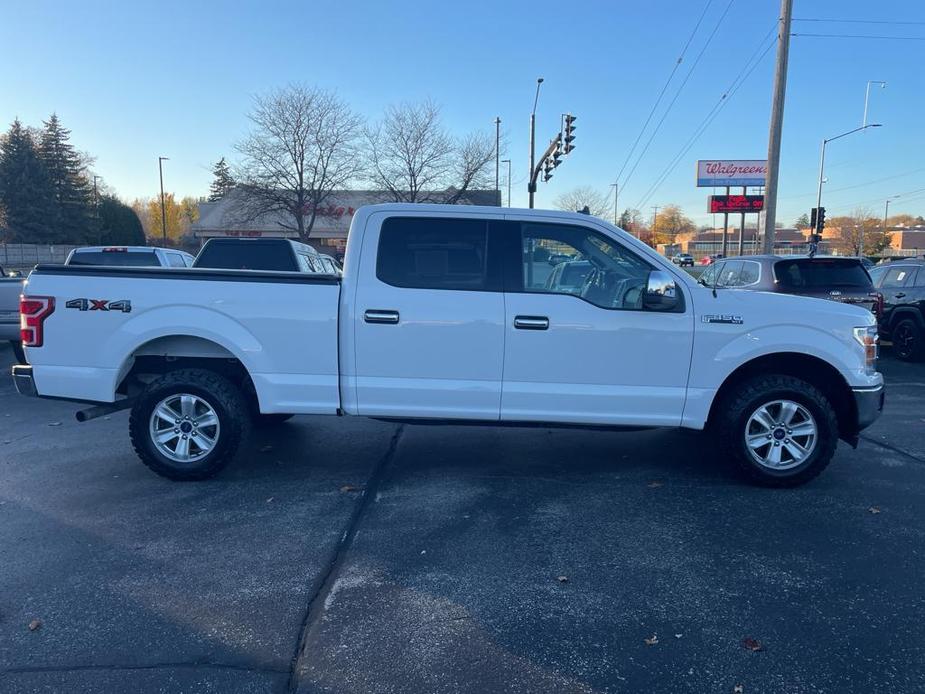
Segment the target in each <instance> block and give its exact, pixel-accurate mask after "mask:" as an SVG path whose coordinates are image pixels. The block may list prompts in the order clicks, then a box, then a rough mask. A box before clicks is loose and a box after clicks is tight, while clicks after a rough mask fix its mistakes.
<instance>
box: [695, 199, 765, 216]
mask: <svg viewBox="0 0 925 694" xmlns="http://www.w3.org/2000/svg"><path fill="white" fill-rule="evenodd" d="M763 209H764V196H763V195H711V196H710V197H709V204H708V205H707V212H710V213H715V212H761V210H763Z"/></svg>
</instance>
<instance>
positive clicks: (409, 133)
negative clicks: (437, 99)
mask: <svg viewBox="0 0 925 694" xmlns="http://www.w3.org/2000/svg"><path fill="white" fill-rule="evenodd" d="M366 143H367V159H368V175H369V178H370V181H371V183H372V184H373V185H374V186H376V187H377V188H381V189H382V190H385V191H388V192H389V193H390V194H391V196H392V198H393V199H394V200H396V201H398V202H442V203H456V202H459V200H460V199H461V198H462V197H463V196H464V195H465V194H466V193H467V192H468V191H469V190H472V189H475V188H480V187H489V184H488V173H489V171H488V170H489V168H490V166H489V164H490V163H491V161H492V159H493V158H494V154H495V148H494V142H493V141H492V140H491V138H490V137H488V135H486V134H484V133H472V134H470V135H468V136H466V137H464V138H462V139H460V140H457V139H455V138H453V137H452V136H451V135H450V134H449V133H447V131H446V130H445V129H444V127H443V125H442V123H441V121H440V108H439V107H438V106H437V105H436V104H434V103H433V102H431V101H425V102H422V103H417V104H412V103H403V104H399V105H397V106H389V107H388V108H387V109H386V111H385V116H384V117H383V119H382V121H381V122H380V123H379V124H378V125H376V126H375V127H371V128H367V130H366Z"/></svg>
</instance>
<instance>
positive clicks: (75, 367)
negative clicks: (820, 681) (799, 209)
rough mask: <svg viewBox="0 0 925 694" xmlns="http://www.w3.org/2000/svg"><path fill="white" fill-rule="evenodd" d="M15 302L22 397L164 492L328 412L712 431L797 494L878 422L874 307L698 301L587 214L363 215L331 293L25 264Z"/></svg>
mask: <svg viewBox="0 0 925 694" xmlns="http://www.w3.org/2000/svg"><path fill="white" fill-rule="evenodd" d="M556 253H558V254H563V255H566V256H568V257H570V258H571V259H572V260H571V261H569V262H587V263H588V264H589V265H588V267H585V268H583V270H587V272H586V274H584V276H583V278H582V280H581V286H580V287H575V286H571V283H565V285H566V286H563V284H562V283H560V284H557V283H556V282H549V278H550V275H551V273H552V272H553V271H554V269H555V268H554V267H553V266H551V265H550V264H549V262H548V259H549V257H550V256H551V255H552V254H556ZM25 294H26V296H25V297H24V299H23V305H22V314H23V318H22V322H23V328H24V334H25V338H26V339H25V344H26V354H27V356H28V359H29V362H30V365H29V366H16V367H13V376H14V381H15V383H16V387H17V389H18V391H19V392H20V393H22V394H26V395H39V396H44V397H54V398H66V399H72V400H76V401H80V402H86V403H93V404H94V405H93V406H92V407H90V408H88V409H85V410H82V411H80V412H78V413H77V414H78V419H81V420H85V419H90V418H92V417H95V416H98V415H100V414H105V413H107V412H112V411H114V410H118V409H123V408H131V416H130V418H129V433H130V436H131V440H132V443H133V445H134V448H135V451H136V452H137V454H138V455H139V457H140V458H141V460H142V461H143V462H144V463H145V464H146V465H148V466H149V467H150V468H151V469H152V470H154V471H155V472H157V473H158V474H161V475H164V476H166V477H169V478H171V479H177V480H189V479H202V478H206V477H209V476H211V475H214V474H215V473H217V472H218V471H219V470H221V469H222V468H223V467H225V465H226V464H227V463H228V462H229V461H230V460H231V459H232V457H233V456H234V454H235V452H236V451H237V450H238V448H239V446H240V445H241V441H242V439H243V438H244V436H245V435H246V432H247V430H248V427H249V425H250V424H251V423H252V421H253V420H254V419H255V418H256V419H260V418H264V417H266V416H272V417H276V418H284V417H286V416H289V415H292V414H315V415H320V414H326V415H332V416H337V415H359V416H364V417H372V418H377V419H386V420H392V421H403V422H412V423H413V422H425V421H429V422H434V421H438V422H443V423H479V424H495V425H508V426H518V425H537V424H541V425H544V426H585V427H595V428H613V429H621V428H630V429H638V428H640V427H684V428H687V429H694V430H702V429H705V428H709V429H710V430H712V432H713V433H714V434H715V441H716V443H715V450H716V455H717V457H718V458H723V459H728V460H730V461H732V462H733V463H735V465H737V466H738V468H739V469H740V470H741V471H743V472H744V473H745V474H746V475H747V476H748V477H749V478H750V479H752V480H754V481H756V482H758V483H761V484H766V485H771V486H793V485H797V484H800V483H803V482H805V481H807V480H809V479H811V478H813V477H814V476H815V475H817V474H818V473H819V472H820V471H821V470H822V469H823V468H825V467H826V465H828V463H829V462H830V460H831V459H832V456H833V454H834V452H835V449H836V446H837V443H838V440H839V439H843V440H845V441H847V442H848V443H850V444H852V445H857V442H858V434H859V432H860V431H861V430H862V429H864V428H865V427H866V426H868V425H870V424H871V423H872V422H873V421H874V420H875V419H876V418H877V416H878V415H879V413H880V410H881V409H882V406H883V388H884V387H883V377H882V375H881V374H880V373H878V371H877V368H876V365H877V364H876V362H877V327H876V320H875V318H874V316H873V314H871V312H870V311H867V310H864V309H862V308H858V307H856V306H850V305H845V304H840V303H836V302H831V301H824V300H819V299H812V298H804V297H797V296H790V295H785V294H769V293H761V292H750V291H739V290H736V289H722V288H719V289H717V288H713V287H704V286H701V285H699V284H698V283H697V282H696V281H695V280H694V279H693V278H692V277H690V276H689V275H688V273H687V272H685V271H683V270H681V269H680V268H678V267H677V266H674V265H673V264H672V263H671V262H670V261H668V260H666V259H665V258H663V257H662V256H660V255H659V254H658V253H656V252H655V251H654V250H652V249H651V248H649V247H648V246H646V245H645V244H643V243H641V242H639V241H638V240H637V239H635V238H633V237H632V236H631V235H629V234H627V233H626V232H624V231H622V230H620V229H617V228H616V227H613V226H611V225H609V224H607V223H606V222H604V221H602V220H600V219H596V218H593V217H588V216H587V215H582V214H573V213H564V212H549V211H539V210H512V209H504V208H494V207H491V208H489V207H474V206H473V207H469V206H442V205H408V204H388V205H373V206H369V207H364V208H361V209H360V210H358V211H357V213H356V214H355V216H354V219H353V222H352V224H351V228H350V233H349V237H348V243H347V254H346V260H345V269H344V274H343V277H342V278H341V277H337V276H331V275H320V274H309V273H295V272H279V271H263V270H213V269H199V268H193V269H189V270H174V269H169V268H100V267H77V266H69V267H62V266H50V265H48V266H46V265H40V266H38V267H36V269H35V270H34V271H33V272H32V274H31V275H30V277H29V280H28V284H27V286H26V291H25Z"/></svg>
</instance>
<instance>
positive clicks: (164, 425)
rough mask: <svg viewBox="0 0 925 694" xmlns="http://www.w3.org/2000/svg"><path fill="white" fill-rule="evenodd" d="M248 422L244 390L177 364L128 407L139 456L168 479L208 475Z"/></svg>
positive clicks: (226, 457)
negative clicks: (177, 367) (178, 367)
mask: <svg viewBox="0 0 925 694" xmlns="http://www.w3.org/2000/svg"><path fill="white" fill-rule="evenodd" d="M248 423H249V417H248V411H247V403H246V402H245V399H244V396H243V394H242V393H241V391H240V389H238V388H237V387H236V386H235V385H234V384H233V383H231V381H229V380H228V379H227V378H225V377H224V376H222V375H220V374H217V373H215V372H212V371H207V370H204V369H180V370H177V371H172V372H170V373H167V374H165V375H163V376H161V377H160V378H158V379H157V380H155V381H153V382H152V383H151V384H150V385H148V387H147V388H146V389H145V391H144V393H142V394H141V395H140V396H139V398H138V400H137V401H136V402H135V405H134V407H132V413H131V417H130V418H129V433H130V435H131V439H132V446H133V447H134V449H135V452H136V453H137V454H138V457H139V458H141V460H142V462H143V463H144V464H145V465H147V466H148V467H149V468H151V470H153V471H154V472H156V473H157V474H158V475H161V476H162V477H167V478H168V479H172V480H201V479H206V478H208V477H212V476H213V475H216V474H217V473H218V472H220V471H221V470H222V469H224V468H225V466H227V465H228V463H229V462H231V460H232V458H234V456H235V453H237V450H238V448H239V446H240V444H241V441H242V440H243V438H244V436H245V434H246V432H247V426H248Z"/></svg>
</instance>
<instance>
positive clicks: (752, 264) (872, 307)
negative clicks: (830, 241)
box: [699, 255, 883, 315]
mask: <svg viewBox="0 0 925 694" xmlns="http://www.w3.org/2000/svg"><path fill="white" fill-rule="evenodd" d="M699 281H700V283H701V284H703V285H706V286H708V287H712V286H716V287H718V288H719V287H722V288H736V289H752V290H755V291H761V292H780V293H782V294H798V295H800V296H809V297H815V298H818V299H830V300H832V301H840V302H841V303H844V304H854V305H856V306H861V307H863V308H865V309H867V310H868V311H872V312H873V313H874V314H875V315H879V314H880V310H881V307H882V304H883V301H882V297H881V296H880V293H879V292H878V291H877V290H876V288H875V287H874V285H873V283H872V282H871V278H870V275H868V274H867V270H865V269H864V265H863V263H862V262H861V260H860V259H859V258H849V257H834V256H814V257H812V258H810V257H809V256H776V255H752V256H744V257H741V258H727V259H725V260H718V261H717V262H716V263H714V264H713V265H711V266H710V267H709V268H707V269H706V270H705V271H704V272H703V274H702V275H700V279H699Z"/></svg>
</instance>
